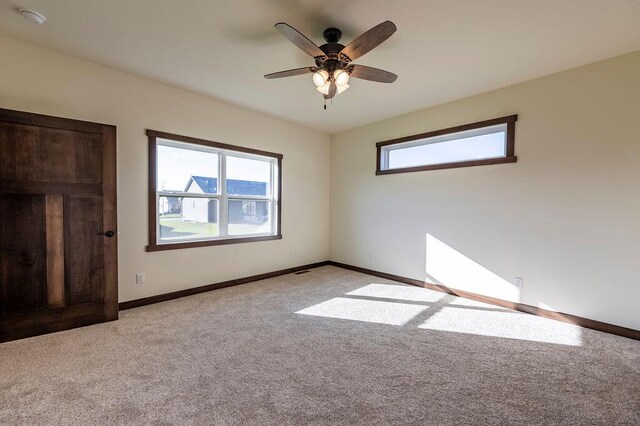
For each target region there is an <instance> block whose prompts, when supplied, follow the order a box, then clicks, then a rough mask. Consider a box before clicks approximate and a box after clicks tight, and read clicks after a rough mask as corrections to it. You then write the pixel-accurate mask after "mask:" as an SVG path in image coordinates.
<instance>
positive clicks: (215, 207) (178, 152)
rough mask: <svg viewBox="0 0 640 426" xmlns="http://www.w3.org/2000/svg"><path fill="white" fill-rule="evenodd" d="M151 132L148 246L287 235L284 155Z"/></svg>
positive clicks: (173, 246) (160, 247) (164, 247)
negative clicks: (283, 224)
mask: <svg viewBox="0 0 640 426" xmlns="http://www.w3.org/2000/svg"><path fill="white" fill-rule="evenodd" d="M147 136H148V137H149V197H150V199H149V245H148V246H147V251H157V250H168V249H176V248H190V247H202V246H209V245H217V244H231V243H240V242H251V241H264V240H273V239H280V238H282V235H281V234H280V217H281V214H280V199H281V194H280V192H281V187H282V186H281V180H282V179H281V177H282V174H281V170H282V155H280V154H274V153H271V152H265V151H258V150H254V149H249V148H243V147H238V146H232V145H227V144H221V143H217V142H211V141H205V140H201V139H195V138H190V137H185V136H178V135H172V134H168V133H163V132H157V131H155V130H147Z"/></svg>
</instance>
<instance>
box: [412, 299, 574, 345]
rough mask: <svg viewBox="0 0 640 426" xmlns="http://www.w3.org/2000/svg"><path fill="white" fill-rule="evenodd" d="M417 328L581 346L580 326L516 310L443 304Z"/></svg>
mask: <svg viewBox="0 0 640 426" xmlns="http://www.w3.org/2000/svg"><path fill="white" fill-rule="evenodd" d="M418 328H422V329H428V330H438V331H448V332H454V333H465V334H475V335H478V336H489V337H501V338H507V339H517V340H528V341H533V342H543V343H554V344H558V345H568V346H581V344H582V339H581V338H580V327H578V326H575V325H572V324H565V323H560V322H557V321H553V320H550V319H547V318H541V317H537V316H534V315H528V314H524V313H518V312H496V311H486V310H476V309H466V308H453V307H446V308H443V309H441V310H440V311H439V312H437V313H436V314H435V315H433V316H432V317H430V318H429V319H427V320H426V321H425V322H424V323H423V324H421V325H419V326H418Z"/></svg>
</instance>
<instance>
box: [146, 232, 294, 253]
mask: <svg viewBox="0 0 640 426" xmlns="http://www.w3.org/2000/svg"><path fill="white" fill-rule="evenodd" d="M281 239H282V234H278V235H263V236H259V237H238V238H224V239H219V240H206V241H190V242H185V243H169V244H149V245H148V246H147V247H146V248H145V250H146V251H148V252H150V251H164V250H178V249H187V248H196V247H208V246H221V245H226V244H239V243H254V242H258V241H269V240H281Z"/></svg>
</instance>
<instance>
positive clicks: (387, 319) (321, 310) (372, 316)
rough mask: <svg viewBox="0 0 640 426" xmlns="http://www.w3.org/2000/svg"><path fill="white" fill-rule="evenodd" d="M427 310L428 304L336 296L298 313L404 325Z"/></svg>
mask: <svg viewBox="0 0 640 426" xmlns="http://www.w3.org/2000/svg"><path fill="white" fill-rule="evenodd" d="M425 310H427V306H422V305H415V304H407V303H396V302H384V301H377V300H375V301H374V300H362V299H348V298H345V297H335V298H333V299H330V300H327V301H326V302H322V303H319V304H317V305H314V306H310V307H308V308H305V309H302V310H301V311H298V312H296V314H301V315H313V316H317V317H325V318H338V319H346V320H352V321H364V322H370V323H376V324H388V325H404V324H406V323H407V322H408V321H410V320H411V319H412V318H414V317H415V316H416V315H419V314H420V313H422V312H423V311H425Z"/></svg>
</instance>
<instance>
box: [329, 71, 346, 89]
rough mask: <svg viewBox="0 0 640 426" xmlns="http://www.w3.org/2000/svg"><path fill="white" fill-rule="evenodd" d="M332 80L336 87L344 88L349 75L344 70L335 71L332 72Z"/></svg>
mask: <svg viewBox="0 0 640 426" xmlns="http://www.w3.org/2000/svg"><path fill="white" fill-rule="evenodd" d="M333 78H334V79H335V81H336V84H337V85H338V86H344V85H345V84H347V83H348V82H349V73H348V72H346V71H344V70H335V71H334V72H333Z"/></svg>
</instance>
